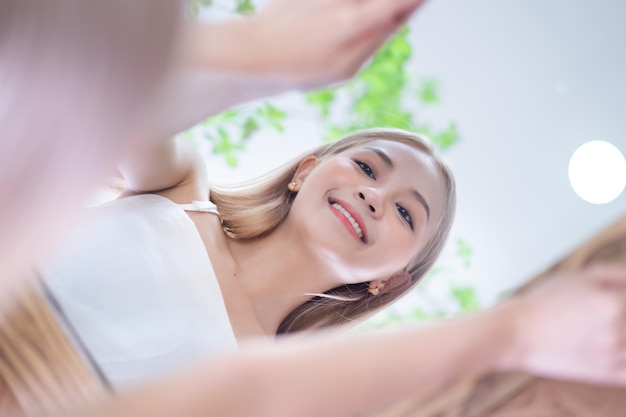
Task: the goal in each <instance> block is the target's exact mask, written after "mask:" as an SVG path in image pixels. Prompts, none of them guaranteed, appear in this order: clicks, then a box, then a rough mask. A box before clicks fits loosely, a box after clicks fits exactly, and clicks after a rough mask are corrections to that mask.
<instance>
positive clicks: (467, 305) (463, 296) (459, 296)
mask: <svg viewBox="0 0 626 417" xmlns="http://www.w3.org/2000/svg"><path fill="white" fill-rule="evenodd" d="M450 295H452V297H453V298H454V299H455V300H456V301H457V302H458V303H459V306H460V307H461V310H462V311H465V312H469V311H476V310H478V309H479V308H480V303H479V302H478V297H477V296H476V291H475V290H474V289H473V288H470V287H459V288H453V289H452V290H451V291H450Z"/></svg>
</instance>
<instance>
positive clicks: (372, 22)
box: [181, 0, 424, 95]
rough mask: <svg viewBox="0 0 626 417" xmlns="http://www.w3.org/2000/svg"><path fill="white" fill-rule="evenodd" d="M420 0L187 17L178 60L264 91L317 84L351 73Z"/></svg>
mask: <svg viewBox="0 0 626 417" xmlns="http://www.w3.org/2000/svg"><path fill="white" fill-rule="evenodd" d="M423 2H424V0H297V1H294V0H274V1H272V2H271V3H270V4H269V5H268V6H267V7H265V8H264V9H262V10H261V11H260V12H258V13H257V14H254V15H251V16H249V17H247V18H245V19H240V20H233V21H228V22H222V23H209V24H193V23H192V24H190V25H189V26H190V30H189V31H188V35H187V36H185V37H183V42H182V45H181V46H182V62H183V64H184V65H188V66H190V67H192V68H194V67H196V68H197V67H200V68H204V69H209V70H213V71H218V72H219V71H222V72H223V73H224V74H229V75H230V76H231V77H239V79H238V81H237V82H238V83H239V84H243V83H247V84H248V85H249V86H251V87H253V88H256V89H264V90H265V91H264V93H267V92H270V93H276V92H279V91H282V90H285V89H289V88H298V89H306V88H314V87H321V86H324V85H327V84H329V83H333V82H337V81H341V80H344V79H346V78H349V77H351V76H352V75H354V74H355V73H356V71H357V70H358V69H359V68H360V66H361V65H362V64H363V63H364V62H365V60H366V59H367V58H368V57H370V56H371V55H372V54H373V53H374V51H376V49H377V48H379V47H380V46H381V45H382V44H383V43H384V42H385V40H386V39H387V38H388V37H389V36H390V35H391V34H392V33H393V32H394V31H395V30H396V29H398V28H399V27H400V26H401V25H402V24H404V23H405V22H406V20H407V19H408V18H409V16H410V15H411V14H412V13H413V12H414V11H415V10H416V9H417V8H418V7H419V6H420V5H421V4H422V3H423ZM242 80H243V81H242ZM245 80H247V81H245ZM257 95H259V94H257Z"/></svg>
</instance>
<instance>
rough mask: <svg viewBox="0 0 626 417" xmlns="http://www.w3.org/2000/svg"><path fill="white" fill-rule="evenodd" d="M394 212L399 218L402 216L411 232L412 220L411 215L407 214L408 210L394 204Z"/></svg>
mask: <svg viewBox="0 0 626 417" xmlns="http://www.w3.org/2000/svg"><path fill="white" fill-rule="evenodd" d="M396 210H398V213H400V216H402V218H403V219H404V221H405V222H406V223H407V224H408V225H409V227H410V228H411V230H413V220H412V219H411V214H410V213H409V212H408V210H407V209H405V208H404V207H402V206H401V205H400V204H396Z"/></svg>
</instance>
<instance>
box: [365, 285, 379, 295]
mask: <svg viewBox="0 0 626 417" xmlns="http://www.w3.org/2000/svg"><path fill="white" fill-rule="evenodd" d="M367 292H368V293H370V294H372V295H374V296H376V295H378V293H379V292H380V290H379V289H378V287H374V288H368V289H367Z"/></svg>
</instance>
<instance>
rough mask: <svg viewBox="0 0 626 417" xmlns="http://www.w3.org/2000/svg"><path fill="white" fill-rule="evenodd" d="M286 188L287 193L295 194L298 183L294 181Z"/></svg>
mask: <svg viewBox="0 0 626 417" xmlns="http://www.w3.org/2000/svg"><path fill="white" fill-rule="evenodd" d="M287 188H289V191H291V192H292V193H295V192H297V191H298V189H299V188H300V187H299V186H298V183H297V182H295V181H294V182H290V183H289V185H288V186H287Z"/></svg>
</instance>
